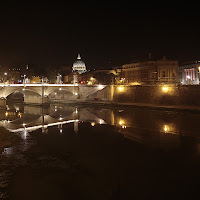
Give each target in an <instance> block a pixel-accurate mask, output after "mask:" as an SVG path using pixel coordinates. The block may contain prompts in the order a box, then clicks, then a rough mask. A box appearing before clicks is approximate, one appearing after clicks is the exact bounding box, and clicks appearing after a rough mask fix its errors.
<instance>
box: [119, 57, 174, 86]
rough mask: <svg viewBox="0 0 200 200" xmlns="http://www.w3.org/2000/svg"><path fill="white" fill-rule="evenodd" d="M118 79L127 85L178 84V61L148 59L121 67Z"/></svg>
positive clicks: (164, 58)
mask: <svg viewBox="0 0 200 200" xmlns="http://www.w3.org/2000/svg"><path fill="white" fill-rule="evenodd" d="M120 77H122V78H121V79H122V81H123V83H128V84H156V83H177V82H178V60H167V59H166V57H163V59H155V60H153V59H148V60H144V61H138V62H133V63H130V64H125V65H123V66H122V69H121V74H120Z"/></svg>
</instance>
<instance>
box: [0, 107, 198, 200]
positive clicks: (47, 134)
mask: <svg viewBox="0 0 200 200" xmlns="http://www.w3.org/2000/svg"><path fill="white" fill-rule="evenodd" d="M199 119H200V113H197V112H196V113H193V112H189V111H188V112H187V111H177V112H176V111H162V110H154V109H147V108H145V109H144V108H130V107H128V108H123V107H121V108H120V107H112V108H109V107H107V106H106V107H103V106H80V105H79V106H70V105H64V104H51V105H50V106H49V107H48V106H47V107H39V106H28V105H23V104H19V103H18V104H17V103H16V104H9V105H7V110H0V127H3V128H4V129H6V130H8V134H15V135H16V136H17V137H19V138H20V142H18V143H17V144H15V145H13V146H10V147H7V148H5V149H4V150H3V152H2V153H1V155H0V161H1V164H0V199H6V200H7V199H14V200H15V199H16V200H17V199H20V200H22V199H30V200H32V199H48V200H49V199H88V200H89V199H93V200H94V199H98V200H100V199H101V200H102V199H104V200H105V199H192V196H193V195H195V194H198V193H197V192H198V183H199V179H200V172H199V167H200V126H199Z"/></svg>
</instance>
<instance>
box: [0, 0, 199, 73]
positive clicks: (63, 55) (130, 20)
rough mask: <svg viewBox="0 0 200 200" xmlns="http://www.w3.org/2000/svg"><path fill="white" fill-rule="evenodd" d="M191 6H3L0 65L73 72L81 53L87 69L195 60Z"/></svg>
mask: <svg viewBox="0 0 200 200" xmlns="http://www.w3.org/2000/svg"><path fill="white" fill-rule="evenodd" d="M194 7H195V6H190V5H184V4H182V5H181V6H177V5H173V7H171V6H170V5H159V4H153V3H151V4H150V3H149V4H147V3H143V4H142V3H136V4H135V6H134V7H132V6H131V4H125V3H123V4H120V3H107V4H104V3H103V2H102V3H101V4H100V3H99V4H98V3H96V4H94V3H92V2H89V1H86V2H84V3H78V2H77V3H68V4H67V5H64V4H63V5H62V4H58V3H57V4H53V3H48V5H45V4H21V5H20V4H16V5H15V4H12V5H6V4H4V5H2V12H1V14H0V15H1V19H0V21H1V24H2V30H1V33H0V36H1V37H0V42H1V47H0V65H26V64H28V65H30V66H31V65H32V66H35V68H37V67H41V66H44V67H47V66H50V65H52V66H58V65H66V66H72V64H73V63H74V61H75V60H76V57H77V54H78V53H80V54H81V56H82V59H83V61H84V62H85V63H86V65H87V68H88V69H92V68H94V67H95V68H111V67H112V66H118V65H122V64H126V63H130V62H131V61H133V60H138V59H145V58H148V53H149V52H151V54H152V58H159V57H162V56H166V57H167V58H171V59H178V60H180V61H190V60H196V59H199V58H200V57H199V55H198V52H199V51H200V41H199V39H198V12H196V9H195V8H194Z"/></svg>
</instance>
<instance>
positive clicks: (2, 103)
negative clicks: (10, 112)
mask: <svg viewBox="0 0 200 200" xmlns="http://www.w3.org/2000/svg"><path fill="white" fill-rule="evenodd" d="M0 109H6V98H0Z"/></svg>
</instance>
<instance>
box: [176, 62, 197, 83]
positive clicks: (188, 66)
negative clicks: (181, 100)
mask: <svg viewBox="0 0 200 200" xmlns="http://www.w3.org/2000/svg"><path fill="white" fill-rule="evenodd" d="M199 72H200V61H193V62H187V63H183V64H181V65H180V66H179V81H180V83H181V84H183V85H197V84H199Z"/></svg>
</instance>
